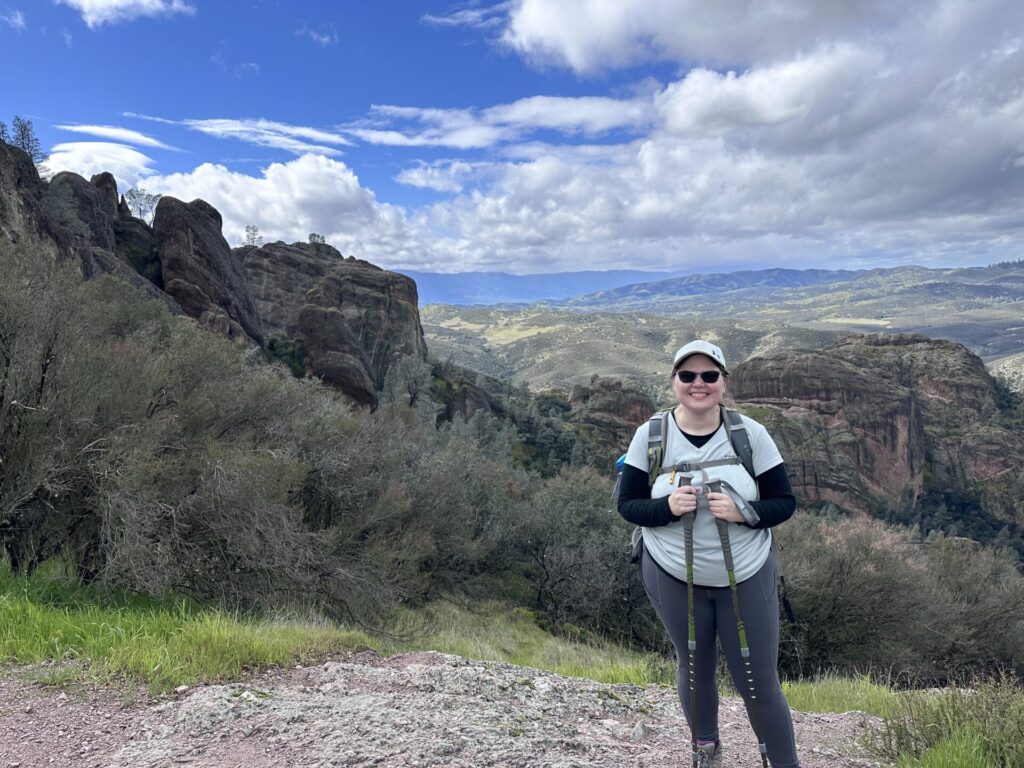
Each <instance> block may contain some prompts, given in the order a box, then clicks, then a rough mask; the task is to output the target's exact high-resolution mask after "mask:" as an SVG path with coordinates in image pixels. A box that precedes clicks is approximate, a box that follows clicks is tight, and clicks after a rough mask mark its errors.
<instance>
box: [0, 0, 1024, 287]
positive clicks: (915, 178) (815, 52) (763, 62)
mask: <svg viewBox="0 0 1024 768" xmlns="http://www.w3.org/2000/svg"><path fill="white" fill-rule="evenodd" d="M1022 89H1024V4H1021V3H1019V2H1010V0H941V1H938V2H936V1H933V0H929V1H927V2H925V0H918V1H915V0H905V1H904V2H900V3H893V2H888V1H883V0H844V1H843V2H839V1H838V0H837V1H836V2H823V1H822V0H730V2H721V3H708V2H706V0H559V1H558V2H556V1H555V0H511V1H509V2H497V3H494V2H442V1H441V0H428V1H425V2H411V1H409V2H403V1H400V0H380V1H378V2H316V1H314V0H298V1H296V2H232V3H227V2H213V1H212V0H31V2H30V1H29V0H0V119H2V120H5V121H6V122H8V124H9V123H10V119H11V117H13V115H15V114H18V115H21V116H22V117H28V118H30V119H32V121H33V123H34V125H35V128H36V131H37V133H38V135H39V137H40V139H41V140H42V142H43V144H44V147H45V148H46V150H47V151H49V152H51V157H50V160H49V164H48V165H49V170H50V171H51V172H54V171H60V170H72V171H75V172H78V173H82V174H83V175H85V176H89V175H91V174H93V173H96V172H99V171H100V170H109V171H111V172H112V173H114V175H115V176H116V177H117V179H118V182H119V188H120V189H121V190H122V191H124V190H125V189H127V188H129V187H131V186H141V187H143V188H144V189H146V190H147V191H149V192H153V193H160V194H168V195H173V196H175V197H179V198H182V199H185V200H191V199H195V198H203V199H205V200H207V201H208V202H210V203H212V204H213V205H214V206H216V207H217V208H218V209H219V210H220V211H221V213H222V215H223V216H224V233H225V236H226V237H227V238H228V240H229V242H232V243H233V244H237V243H239V242H241V240H242V237H243V234H244V230H245V226H246V225H247V224H255V225H256V226H258V227H259V229H260V231H261V233H262V234H263V236H264V239H266V240H277V239H281V240H285V241H289V242H290V241H294V240H300V239H305V238H306V236H307V234H308V233H309V232H319V233H322V234H324V235H325V236H326V237H327V240H328V242H330V243H332V244H334V245H335V246H337V247H338V248H339V249H340V250H341V251H342V252H343V253H345V254H346V255H355V256H358V257H360V258H365V259H368V260H370V261H373V262H374V263H377V264H379V265H381V266H383V267H388V268H404V269H419V270H429V271H468V270H485V271H508V272H517V273H537V272H556V271H567V270H576V269H579V270H583V269H612V268H632V269H637V268H639V269H652V270H665V269H672V270H675V269H698V270H701V271H714V270H720V269H742V268H750V267H765V266H787V267H823V268H851V267H865V266H892V265H897V264H906V263H918V264H925V265H928V266H963V265H970V264H986V263H991V262H994V261H999V260H1004V259H1017V258H1021V256H1022V253H1021V243H1022V238H1024V213H1022V212H1024V90H1022Z"/></svg>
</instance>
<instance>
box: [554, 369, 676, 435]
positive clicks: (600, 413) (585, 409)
mask: <svg viewBox="0 0 1024 768" xmlns="http://www.w3.org/2000/svg"><path fill="white" fill-rule="evenodd" d="M569 406H570V408H571V411H570V413H569V414H568V415H567V416H566V420H567V421H570V422H572V423H575V424H577V425H578V426H579V428H581V429H582V430H583V431H585V432H586V433H587V434H588V435H589V436H590V438H591V439H592V440H593V441H594V442H595V443H597V444H599V445H604V446H607V447H608V451H609V455H611V454H615V453H616V451H618V452H619V453H621V452H622V451H625V450H626V447H627V446H628V445H629V441H630V440H632V439H633V433H634V432H635V431H636V428H637V427H638V426H639V425H640V424H642V423H644V422H645V421H646V420H647V419H649V418H650V417H651V415H652V414H653V413H654V412H655V411H656V410H657V406H656V404H655V402H654V401H653V400H652V399H651V398H650V396H649V395H647V394H646V393H645V392H643V391H642V390H640V389H638V388H636V387H635V386H633V385H630V384H623V383H622V382H621V381H618V380H617V379H609V378H602V377H601V376H598V375H597V374H595V375H593V376H591V377H590V384H589V385H587V386H580V385H577V386H575V387H573V388H572V392H571V393H570V394H569ZM616 455H618V454H616Z"/></svg>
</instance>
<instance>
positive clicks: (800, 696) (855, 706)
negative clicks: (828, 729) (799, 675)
mask: <svg viewBox="0 0 1024 768" xmlns="http://www.w3.org/2000/svg"><path fill="white" fill-rule="evenodd" d="M782 691H783V693H785V695H786V701H788V702H789V706H790V707H792V708H793V709H798V710H800V711H801V712H835V713H842V712H850V711H852V710H857V711H860V712H867V713H869V714H872V715H878V716H879V717H884V716H885V715H887V714H889V713H891V712H892V711H893V710H894V708H895V707H896V705H897V703H898V701H899V694H898V693H896V692H895V691H893V690H891V689H889V688H887V687H885V686H883V685H878V684H877V683H873V682H871V680H870V679H869V678H868V677H866V676H863V677H856V678H843V677H835V676H825V677H821V678H818V679H816V680H796V681H786V682H784V683H783V684H782Z"/></svg>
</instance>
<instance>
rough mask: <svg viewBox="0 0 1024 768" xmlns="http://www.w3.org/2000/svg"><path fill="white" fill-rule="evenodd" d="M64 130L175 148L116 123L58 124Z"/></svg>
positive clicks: (159, 147)
mask: <svg viewBox="0 0 1024 768" xmlns="http://www.w3.org/2000/svg"><path fill="white" fill-rule="evenodd" d="M55 127H56V128H60V129H61V130H62V131H71V132H73V133H87V134H89V135H90V136H99V137H100V138H101V139H113V140H114V141H118V142H125V143H128V144H135V145H137V146H141V147H154V148H156V149H175V148H174V147H171V146H168V145H167V144H164V143H163V142H162V141H159V140H157V139H154V138H153V137H152V136H147V135H146V134H144V133H140V132H139V131H133V130H131V129H130V128H119V127H117V126H114V125H57V126H55Z"/></svg>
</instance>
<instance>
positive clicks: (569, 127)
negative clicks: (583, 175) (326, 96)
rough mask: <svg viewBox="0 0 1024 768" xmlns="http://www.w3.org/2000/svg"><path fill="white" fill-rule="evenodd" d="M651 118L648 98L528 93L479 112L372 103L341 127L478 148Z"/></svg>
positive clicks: (376, 136)
mask: <svg viewBox="0 0 1024 768" xmlns="http://www.w3.org/2000/svg"><path fill="white" fill-rule="evenodd" d="M654 116H655V110H654V109H653V107H652V105H651V103H650V100H649V99H647V100H643V99H639V98H637V99H613V98H606V97H596V96H589V97H588V96H584V97H554V96H532V97H529V98H525V99H520V100H519V101H515V102H513V103H511V104H500V105H496V106H494V107H490V108H488V109H484V110H476V109H434V108H419V107H401V106H395V105H390V104H375V105H373V106H372V107H371V110H370V118H369V119H367V120H365V121H362V122H361V123H357V124H351V125H349V126H347V127H346V128H345V129H344V130H346V131H347V132H348V133H351V134H352V135H353V136H356V137H357V138H359V139H362V140H363V141H365V142H367V143H370V144H385V145H390V146H401V147H424V146H436V147H449V148H452V149H482V148H487V147H493V146H495V145H496V144H501V143H506V142H510V141H515V140H517V139H519V138H520V137H521V136H523V135H525V134H528V133H532V132H534V131H539V130H544V129H548V130H555V131H558V132H560V133H564V134H568V135H573V134H579V133H583V134H586V135H594V134H600V133H605V132H608V131H611V130H615V129H637V128H640V127H642V126H645V125H646V124H648V123H650V122H651V121H652V120H653V118H654Z"/></svg>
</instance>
